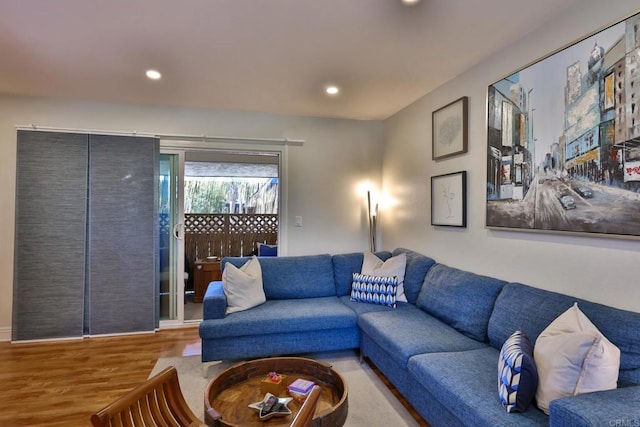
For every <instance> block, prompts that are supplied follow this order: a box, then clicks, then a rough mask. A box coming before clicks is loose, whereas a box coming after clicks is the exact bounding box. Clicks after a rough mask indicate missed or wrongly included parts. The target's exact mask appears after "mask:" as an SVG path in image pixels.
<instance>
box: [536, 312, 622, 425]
mask: <svg viewBox="0 0 640 427" xmlns="http://www.w3.org/2000/svg"><path fill="white" fill-rule="evenodd" d="M533 358H534V360H535V363H536V366H537V368H538V376H539V384H538V391H537V392H536V400H537V402H538V407H539V408H540V409H542V410H543V411H544V412H545V413H546V414H548V413H549V403H550V402H551V401H552V400H554V399H559V398H561V397H567V396H575V395H577V394H581V393H590V392H594V391H600V390H612V389H615V388H617V385H618V384H617V383H618V371H619V369H620V350H619V349H618V347H616V346H615V345H613V344H612V343H611V342H610V341H609V340H608V339H607V338H606V337H605V336H604V335H602V333H601V332H600V331H599V330H598V328H596V327H595V325H594V324H593V323H591V321H590V320H589V319H588V318H587V316H585V315H584V313H583V312H582V311H581V310H580V309H579V308H578V304H577V303H575V304H574V305H573V307H571V308H569V309H568V310H567V311H565V312H564V313H562V314H561V315H560V316H558V317H557V318H556V319H555V320H554V321H553V322H551V324H550V325H549V326H547V328H546V329H545V330H544V331H542V333H541V334H540V335H539V336H538V339H537V340H536V344H535V347H534V350H533Z"/></svg>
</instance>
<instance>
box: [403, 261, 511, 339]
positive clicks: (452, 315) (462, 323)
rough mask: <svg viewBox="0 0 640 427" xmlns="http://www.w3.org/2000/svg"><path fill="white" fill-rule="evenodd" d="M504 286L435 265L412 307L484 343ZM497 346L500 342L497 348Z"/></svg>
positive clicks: (496, 281) (484, 278)
mask: <svg viewBox="0 0 640 427" xmlns="http://www.w3.org/2000/svg"><path fill="white" fill-rule="evenodd" d="M405 280H406V279H405ZM505 283H506V282H504V281H502V280H499V279H495V278H493V277H488V276H481V275H478V274H474V273H470V272H468V271H462V270H458V269H457V268H453V267H448V266H446V265H444V264H436V265H434V266H433V267H431V268H430V269H429V272H428V273H427V277H425V279H424V285H423V286H422V289H421V290H420V294H419V296H418V300H417V302H416V305H417V306H418V307H419V308H421V309H422V310H424V311H426V312H427V313H429V314H431V315H432V316H435V317H437V318H438V319H440V320H442V321H443V322H445V323H447V324H448V325H450V326H452V327H454V328H456V329H457V330H458V331H460V332H462V333H463V334H465V335H466V336H468V337H471V338H473V339H475V340H477V341H482V342H484V341H486V340H487V325H488V324H489V317H490V316H491V312H492V310H493V304H494V303H495V301H496V298H497V296H498V294H499V293H500V290H501V289H502V287H503V286H504V285H505ZM514 331H515V329H514ZM514 331H511V333H513V332H514ZM509 335H511V334H509ZM509 335H507V337H508V336H509ZM507 337H505V340H506V338H507ZM502 342H503V343H504V340H503V341H502ZM501 347H502V343H500V346H499V347H498V349H500V348H501Z"/></svg>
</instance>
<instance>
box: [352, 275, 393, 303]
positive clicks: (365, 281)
mask: <svg viewBox="0 0 640 427" xmlns="http://www.w3.org/2000/svg"><path fill="white" fill-rule="evenodd" d="M397 290H398V278H397V277H396V276H393V277H383V276H368V275H366V274H360V273H353V283H352V284H351V301H358V302H366V303H369V304H380V305H386V306H388V307H391V308H395V307H396V297H397V295H396V292H397Z"/></svg>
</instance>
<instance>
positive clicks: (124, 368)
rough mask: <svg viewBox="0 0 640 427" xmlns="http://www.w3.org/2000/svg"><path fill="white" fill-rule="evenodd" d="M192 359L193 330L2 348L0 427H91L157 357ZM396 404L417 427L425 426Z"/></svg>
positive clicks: (195, 342) (3, 344) (197, 341)
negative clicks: (92, 418) (93, 418)
mask: <svg viewBox="0 0 640 427" xmlns="http://www.w3.org/2000/svg"><path fill="white" fill-rule="evenodd" d="M194 354H200V338H199V337H198V328H197V327H196V326H194V327H188V328H180V329H170V330H162V331H159V332H157V333H155V334H143V335H128V336H117V337H104V338H87V339H82V340H80V339H79V340H65V341H53V342H41V343H25V344H11V343H8V342H0V426H12V427H13V426H60V427H62V426H65V427H70V426H72V427H75V426H90V425H91V423H90V422H89V418H90V416H91V414H92V413H94V412H96V411H98V410H99V409H101V408H102V407H104V406H106V405H107V404H109V403H110V402H111V401H113V400H115V399H116V398H117V397H119V396H121V395H122V394H124V393H125V392H127V391H128V390H130V389H132V388H133V387H135V386H136V385H138V384H140V383H141V382H143V381H144V380H146V379H147V378H148V377H149V374H150V373H151V370H152V369H153V367H154V366H155V364H156V361H157V360H158V358H159V357H177V356H189V355H194ZM377 373H378V375H379V376H380V377H381V378H382V379H383V381H386V378H384V377H383V376H382V374H380V373H379V372H377ZM386 383H387V385H388V386H389V388H391V390H392V391H394V392H395V390H394V389H393V386H391V385H390V384H389V383H388V382H386ZM395 393H396V394H397V392H395ZM398 396H399V395H398ZM399 398H400V400H401V401H402V402H403V404H404V405H405V406H406V407H407V408H408V409H409V411H410V412H412V414H413V415H414V418H416V420H417V421H418V423H419V424H420V425H421V426H428V424H427V423H426V422H425V421H424V420H422V418H420V416H419V415H418V414H416V413H415V411H413V409H412V408H411V406H410V405H409V404H408V403H407V402H406V401H404V399H402V397H401V396H399ZM372 427H373V426H372Z"/></svg>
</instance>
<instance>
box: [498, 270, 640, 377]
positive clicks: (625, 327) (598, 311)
mask: <svg viewBox="0 0 640 427" xmlns="http://www.w3.org/2000/svg"><path fill="white" fill-rule="evenodd" d="M576 302H577V303H578V306H579V307H580V310H581V311H582V312H583V313H584V314H585V315H586V316H587V317H588V318H589V320H591V322H592V323H593V324H594V325H595V326H596V328H598V330H600V332H602V334H603V335H604V336H605V337H606V338H607V339H608V340H609V341H611V342H612V343H613V344H614V345H615V346H616V347H618V348H619V349H620V375H619V376H618V382H619V385H621V386H624V385H629V384H640V313H635V312H631V311H625V310H620V309H617V308H613V307H607V306H605V305H602V304H596V303H593V302H589V301H585V300H582V299H579V298H574V297H571V296H568V295H562V294H558V293H556V292H551V291H545V290H543V289H537V288H533V287H531V286H527V285H523V284H521V283H509V284H507V285H505V286H504V288H503V289H502V291H501V292H500V295H498V298H497V300H496V303H495V306H494V309H493V313H492V314H491V319H490V320H489V343H490V344H491V346H492V347H494V348H497V349H500V348H501V347H502V344H503V343H504V341H505V340H506V339H507V338H508V337H509V336H510V335H511V334H512V333H513V332H514V331H515V330H518V329H519V330H522V331H523V332H525V333H526V334H527V335H528V336H529V337H530V338H531V341H532V342H534V347H535V341H536V340H537V338H538V335H540V333H541V332H542V331H543V330H544V329H545V328H546V327H547V326H549V324H550V323H551V322H553V321H554V320H555V319H556V318H557V317H558V316H559V315H561V314H562V313H564V312H565V311H567V310H568V309H569V308H570V307H571V306H572V305H573V304H574V303H576Z"/></svg>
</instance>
